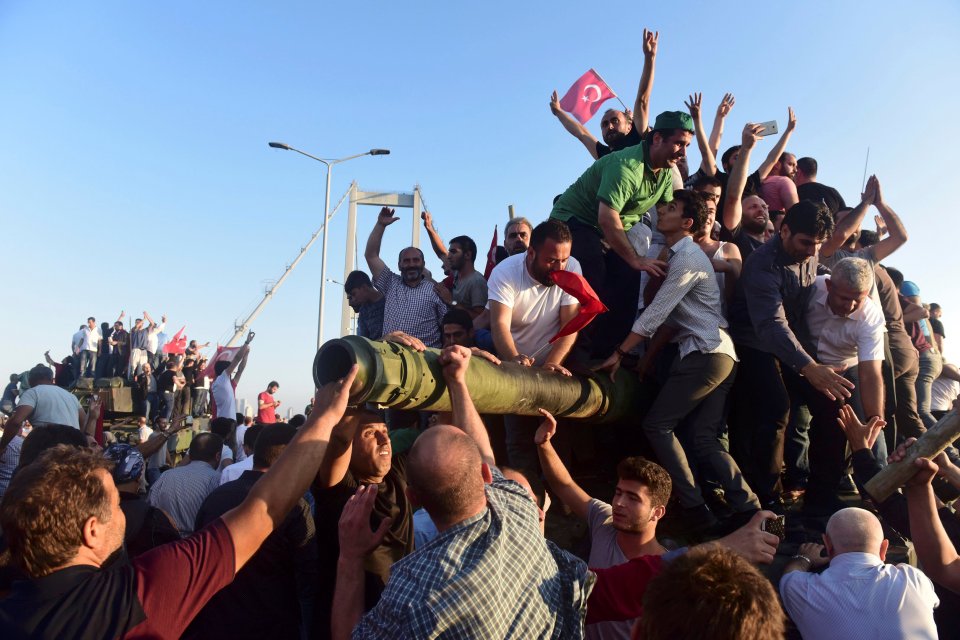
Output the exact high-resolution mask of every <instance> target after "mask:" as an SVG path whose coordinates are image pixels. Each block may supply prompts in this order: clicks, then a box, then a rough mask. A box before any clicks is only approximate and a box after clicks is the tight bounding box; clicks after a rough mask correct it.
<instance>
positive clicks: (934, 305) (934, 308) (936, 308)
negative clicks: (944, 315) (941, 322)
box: [930, 302, 940, 311]
mask: <svg viewBox="0 0 960 640" xmlns="http://www.w3.org/2000/svg"><path fill="white" fill-rule="evenodd" d="M930 311H940V305H939V304H937V303H936V302H931V303H930Z"/></svg>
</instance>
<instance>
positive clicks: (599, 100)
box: [560, 69, 617, 124]
mask: <svg viewBox="0 0 960 640" xmlns="http://www.w3.org/2000/svg"><path fill="white" fill-rule="evenodd" d="M615 97H617V94H615V93H614V92H613V90H612V89H611V88H610V87H608V86H607V83H606V82H604V81H603V78H601V77H600V74H599V73H597V72H596V71H594V70H593V69H590V70H589V71H587V72H586V73H585V74H583V75H582V76H580V79H579V80H577V81H576V82H574V83H573V86H572V87H570V90H569V91H567V93H566V94H564V96H563V98H562V99H561V100H560V107H561V108H563V110H564V111H566V112H567V113H569V114H570V115H571V116H573V117H574V118H576V119H577V121H579V122H580V124H584V123H586V121H587V120H589V119H590V118H592V117H593V116H594V115H595V114H596V113H597V111H599V110H600V105H601V104H603V103H604V102H606V101H607V100H609V99H610V98H615Z"/></svg>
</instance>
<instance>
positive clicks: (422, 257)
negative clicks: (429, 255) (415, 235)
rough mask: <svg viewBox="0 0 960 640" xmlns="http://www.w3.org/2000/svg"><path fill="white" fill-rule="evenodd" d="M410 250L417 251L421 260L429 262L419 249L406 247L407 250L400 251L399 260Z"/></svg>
mask: <svg viewBox="0 0 960 640" xmlns="http://www.w3.org/2000/svg"><path fill="white" fill-rule="evenodd" d="M409 249H413V250H414V251H416V252H417V253H419V254H420V260H422V261H423V262H426V261H427V259H426V258H425V257H424V255H423V251H421V250H420V248H419V247H405V248H403V249H400V253H398V254H397V258H398V259H399V258H400V256H402V255H403V252H404V251H407V250H409Z"/></svg>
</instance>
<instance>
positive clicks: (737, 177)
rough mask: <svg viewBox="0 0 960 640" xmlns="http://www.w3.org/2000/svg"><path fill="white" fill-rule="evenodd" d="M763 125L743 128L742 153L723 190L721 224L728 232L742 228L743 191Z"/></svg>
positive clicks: (751, 125)
mask: <svg viewBox="0 0 960 640" xmlns="http://www.w3.org/2000/svg"><path fill="white" fill-rule="evenodd" d="M762 129H763V126H762V125H759V124H753V123H750V122H748V123H747V125H746V126H745V127H744V128H743V136H742V140H741V146H740V153H739V154H738V155H737V161H736V162H734V163H733V168H732V169H731V170H730V178H729V179H728V180H727V188H726V189H724V190H723V199H724V200H723V220H722V221H721V223H722V224H723V226H724V227H726V229H727V230H728V231H733V230H734V229H736V228H737V227H739V226H740V220H741V218H742V217H743V204H742V203H741V200H743V190H744V189H746V187H747V174H748V172H749V167H750V153H751V152H752V151H753V148H754V147H755V146H756V144H757V140H759V139H760V131H761V130H762Z"/></svg>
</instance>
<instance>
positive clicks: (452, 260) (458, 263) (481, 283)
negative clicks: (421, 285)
mask: <svg viewBox="0 0 960 640" xmlns="http://www.w3.org/2000/svg"><path fill="white" fill-rule="evenodd" d="M476 259H477V243H476V242H474V241H473V240H472V239H471V238H469V237H467V236H457V237H456V238H453V239H452V240H450V248H449V249H448V250H447V264H449V265H450V268H451V269H453V270H454V272H455V275H454V278H453V290H452V291H451V290H450V289H448V288H447V287H445V286H444V285H443V284H437V285H436V286H435V287H434V289H435V290H436V292H437V295H438V296H439V297H440V299H441V300H443V302H444V303H445V304H446V305H447V306H449V307H450V308H455V309H463V310H464V311H466V312H467V313H469V314H470V317H471V318H476V317H477V316H478V315H480V313H481V312H482V311H483V309H484V307H485V306H486V304H487V281H486V280H484V279H483V276H482V275H481V274H479V273H477V270H476V269H475V268H474V266H473V265H474V262H475V261H476Z"/></svg>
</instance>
